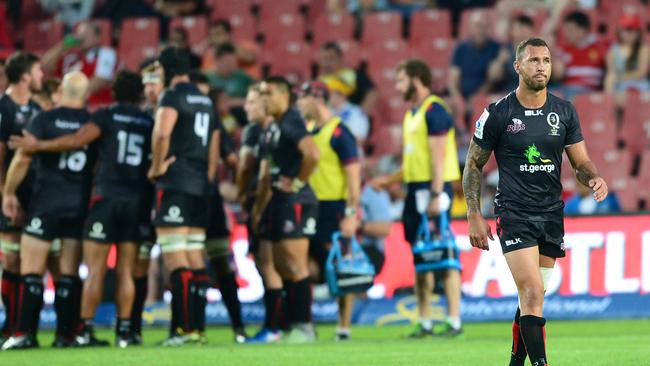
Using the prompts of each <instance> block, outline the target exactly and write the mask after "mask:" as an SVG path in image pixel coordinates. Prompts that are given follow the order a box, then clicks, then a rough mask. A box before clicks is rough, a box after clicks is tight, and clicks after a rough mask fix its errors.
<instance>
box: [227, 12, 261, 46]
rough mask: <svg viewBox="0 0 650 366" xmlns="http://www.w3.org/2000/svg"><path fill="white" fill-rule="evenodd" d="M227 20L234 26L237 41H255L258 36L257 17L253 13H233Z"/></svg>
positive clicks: (234, 36)
mask: <svg viewBox="0 0 650 366" xmlns="http://www.w3.org/2000/svg"><path fill="white" fill-rule="evenodd" d="M227 20H228V21H229V22H230V26H231V27H232V37H233V39H234V40H235V41H253V40H255V38H256V37H257V27H256V25H255V18H253V16H252V15H250V14H246V15H233V16H230V17H228V18H227Z"/></svg>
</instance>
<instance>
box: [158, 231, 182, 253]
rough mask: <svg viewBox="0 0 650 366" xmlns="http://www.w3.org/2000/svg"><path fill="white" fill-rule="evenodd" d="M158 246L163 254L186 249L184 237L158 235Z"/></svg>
mask: <svg viewBox="0 0 650 366" xmlns="http://www.w3.org/2000/svg"><path fill="white" fill-rule="evenodd" d="M158 244H160V250H161V251H162V252H163V253H174V252H182V251H185V250H187V249H188V248H187V238H186V237H185V235H159V236H158Z"/></svg>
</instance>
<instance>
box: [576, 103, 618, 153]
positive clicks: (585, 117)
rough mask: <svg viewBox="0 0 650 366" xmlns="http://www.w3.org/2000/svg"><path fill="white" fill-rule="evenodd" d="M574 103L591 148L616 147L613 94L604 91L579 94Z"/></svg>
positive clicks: (609, 148)
mask: <svg viewBox="0 0 650 366" xmlns="http://www.w3.org/2000/svg"><path fill="white" fill-rule="evenodd" d="M573 103H574V105H575V108H576V111H577V113H578V118H580V124H581V127H582V133H583V136H584V137H585V140H586V141H587V143H588V144H589V147H590V149H595V150H598V151H606V150H612V149H615V148H616V145H617V137H616V115H615V110H614V98H613V96H612V95H609V94H602V93H589V94H587V93H585V94H579V95H577V96H576V98H575V100H574V102H573Z"/></svg>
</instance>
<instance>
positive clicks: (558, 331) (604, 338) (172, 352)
mask: <svg viewBox="0 0 650 366" xmlns="http://www.w3.org/2000/svg"><path fill="white" fill-rule="evenodd" d="M254 330H255V329H254V328H253V327H249V329H248V331H249V332H250V333H253V332H254ZM409 330H410V328H409V327H406V326H390V327H372V326H364V327H355V328H354V329H353V340H352V341H349V342H343V343H342V342H334V341H332V340H331V339H332V337H333V335H334V327H333V326H330V325H327V326H324V325H321V326H318V334H319V341H317V342H316V343H313V344H308V345H285V344H275V345H237V344H234V343H233V341H232V333H231V331H230V330H229V329H228V328H223V327H220V328H210V329H209V330H208V337H209V340H210V341H209V343H208V344H207V345H203V346H199V345H188V346H185V347H182V348H162V347H159V346H156V343H157V342H159V341H160V340H162V339H164V338H165V335H166V330H164V329H148V330H146V331H145V334H144V337H145V345H144V346H142V347H132V348H129V349H125V350H120V349H115V348H112V347H111V348H103V349H102V348H92V349H65V350H55V349H51V348H49V345H50V343H51V342H52V338H53V335H52V332H51V331H43V332H41V334H40V337H39V338H40V339H39V340H40V343H41V345H42V347H41V349H39V350H29V351H9V352H3V353H1V354H0V365H2V366H5V365H6V366H23V365H39V366H40V365H45V366H56V365H66V366H68V365H88V366H94V365H110V366H129V365H136V366H149V365H156V366H158V365H161V366H162V365H188V366H195V365H227V366H239V365H265V366H266V365H282V366H291V365H306V366H312V365H328V366H331V365H350V366H356V365H372V366H377V365H414V366H415V365H454V366H456V365H458V366H463V365H468V366H469V365H471V366H474V365H490V366H497V365H504V366H505V365H507V364H508V360H509V352H510V332H511V330H510V324H508V323H488V324H467V325H466V327H465V334H466V335H465V339H462V340H451V339H431V338H429V339H425V340H405V339H401V335H402V334H405V333H407V332H408V331H409ZM547 335H548V342H549V343H548V347H547V348H548V357H549V362H550V363H551V364H552V365H553V366H556V365H571V366H578V365H588V366H597V365H603V366H605V365H606V366H612V365H617V366H622V365H635V366H641V365H650V320H621V321H552V320H551V321H549V323H548V324H547ZM98 337H99V338H103V339H111V340H112V339H113V334H112V331H111V330H109V329H102V330H100V331H98Z"/></svg>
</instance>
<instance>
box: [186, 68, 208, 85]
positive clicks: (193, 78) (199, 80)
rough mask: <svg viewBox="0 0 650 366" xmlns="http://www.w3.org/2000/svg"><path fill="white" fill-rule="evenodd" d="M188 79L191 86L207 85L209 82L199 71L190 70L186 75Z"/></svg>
mask: <svg viewBox="0 0 650 366" xmlns="http://www.w3.org/2000/svg"><path fill="white" fill-rule="evenodd" d="M188 76H189V78H190V82H192V83H193V84H208V83H209V82H210V81H209V80H208V77H207V76H205V74H204V73H202V72H201V71H200V70H192V71H190V73H189V74H188Z"/></svg>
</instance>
